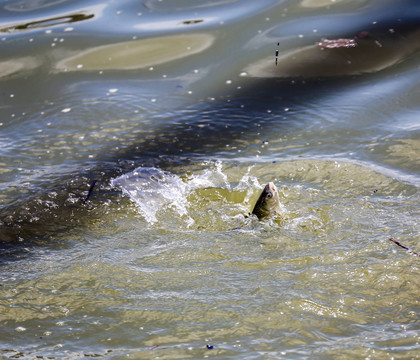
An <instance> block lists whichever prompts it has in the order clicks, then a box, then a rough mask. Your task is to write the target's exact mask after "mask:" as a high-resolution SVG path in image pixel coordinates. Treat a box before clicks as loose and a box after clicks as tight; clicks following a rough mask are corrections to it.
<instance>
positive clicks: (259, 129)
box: [0, 26, 389, 260]
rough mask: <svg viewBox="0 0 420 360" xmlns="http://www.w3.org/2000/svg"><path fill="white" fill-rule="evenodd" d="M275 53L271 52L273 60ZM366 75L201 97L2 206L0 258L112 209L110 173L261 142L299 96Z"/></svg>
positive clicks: (288, 117)
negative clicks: (175, 116) (147, 131)
mask: <svg viewBox="0 0 420 360" xmlns="http://www.w3.org/2000/svg"><path fill="white" fill-rule="evenodd" d="M384 32H389V27H388V26H384ZM274 47H275V44H274V45H273V48H274ZM274 60H275V58H274V52H273V66H275V62H274ZM370 77H371V75H365V76H357V77H341V78H330V79H306V80H305V79H303V78H299V79H295V81H292V79H283V80H281V79H273V78H262V79H260V80H259V81H258V82H256V83H255V84H254V85H253V86H252V88H248V89H244V90H241V92H234V93H231V94H227V95H226V96H224V97H221V98H219V99H218V100H216V101H213V102H210V101H209V102H204V103H203V104H202V106H200V107H199V108H197V104H195V105H194V108H193V109H192V111H186V112H182V113H180V114H179V117H180V122H179V123H178V124H174V123H173V121H170V122H168V124H167V125H163V126H161V127H159V128H157V129H156V130H155V132H154V133H153V134H152V135H150V136H149V137H148V138H146V139H139V141H138V143H137V144H136V145H135V146H132V147H130V148H125V149H123V150H121V151H119V152H116V153H113V154H110V155H107V156H106V157H104V158H103V159H102V160H103V162H102V163H100V164H98V163H97V164H96V165H94V166H93V167H92V168H91V169H88V170H84V169H81V171H80V173H78V174H71V175H68V176H63V177H62V178H60V179H57V181H56V182H55V183H53V184H46V186H45V189H44V191H43V192H42V193H40V194H38V195H36V196H34V197H32V198H31V199H29V200H27V201H25V202H18V203H14V204H13V205H11V206H9V207H8V208H6V209H3V210H1V212H0V226H1V235H0V236H1V239H0V251H1V253H2V255H3V256H2V258H3V260H13V259H19V258H21V256H22V254H24V253H25V252H24V251H22V249H26V248H28V247H33V246H38V245H42V246H44V245H47V246H57V242H56V241H57V240H56V239H57V238H62V239H65V238H66V234H68V233H69V232H71V231H72V230H74V229H80V228H84V227H86V228H88V227H89V222H91V221H95V220H100V219H101V217H102V216H103V215H104V213H105V211H108V212H109V211H112V205H111V206H110V205H109V203H110V202H111V203H112V202H118V201H121V197H120V196H119V192H117V191H115V190H113V189H110V188H109V186H108V183H109V180H110V179H111V178H112V177H116V176H118V175H120V174H122V173H124V172H128V171H131V170H133V169H134V168H135V167H138V166H154V167H160V168H163V169H170V168H176V167H177V166H182V165H185V164H188V163H190V162H191V160H197V159H200V160H203V159H206V158H207V159H208V160H212V155H214V154H215V153H218V154H220V153H223V151H224V150H225V148H226V145H227V144H229V145H230V146H238V147H240V144H241V142H242V141H243V140H244V139H245V140H246V141H247V142H249V141H252V140H255V141H262V140H263V137H261V136H263V135H258V133H261V134H262V133H263V132H264V131H265V132H269V131H270V128H272V127H276V131H278V130H279V128H280V129H281V128H282V127H283V128H285V129H286V128H290V127H291V126H293V123H292V119H293V121H296V116H292V115H293V111H298V110H299V108H300V107H302V108H304V107H305V101H311V102H312V103H314V102H315V100H316V99H319V98H320V97H322V96H326V95H328V94H331V93H336V92H340V90H341V89H344V88H345V87H347V86H352V85H354V84H357V83H360V82H365V81H369V78H370ZM290 104H293V106H292V111H290V112H288V113H287V114H286V113H285V114H284V116H283V115H282V116H275V115H273V116H268V115H267V109H269V108H271V109H273V113H275V112H278V111H277V110H278V109H284V108H286V107H290ZM299 104H301V105H299ZM241 105H244V107H243V108H242V107H241ZM185 110H188V109H185ZM93 181H97V184H96V186H95V188H94V189H93V190H92V191H91V196H90V199H89V201H87V202H86V203H84V202H83V200H84V199H85V198H86V196H87V195H88V192H89V188H90V187H91V185H92V182H93ZM122 201H124V200H122ZM104 208H106V210H104ZM60 234H62V236H60ZM52 239H53V240H54V241H52ZM64 241H65V240H64ZM58 246H60V245H58ZM29 253H30V252H29Z"/></svg>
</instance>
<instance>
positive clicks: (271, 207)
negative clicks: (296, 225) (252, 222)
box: [252, 182, 283, 220]
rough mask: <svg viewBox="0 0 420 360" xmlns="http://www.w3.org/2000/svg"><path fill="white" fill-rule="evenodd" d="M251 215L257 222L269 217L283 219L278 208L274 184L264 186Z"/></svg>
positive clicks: (278, 203) (277, 195) (277, 197)
mask: <svg viewBox="0 0 420 360" xmlns="http://www.w3.org/2000/svg"><path fill="white" fill-rule="evenodd" d="M252 214H253V215H256V216H257V217H258V220H261V219H264V218H266V217H269V216H274V217H279V218H282V217H283V212H282V210H281V207H280V200H279V193H278V191H277V188H276V186H275V185H274V183H272V182H269V183H268V184H267V185H265V187H264V189H263V191H262V192H261V194H260V197H259V198H258V200H257V202H256V203H255V206H254V209H253V210H252Z"/></svg>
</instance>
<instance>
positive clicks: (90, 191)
mask: <svg viewBox="0 0 420 360" xmlns="http://www.w3.org/2000/svg"><path fill="white" fill-rule="evenodd" d="M96 183H97V181H96V180H93V181H92V184H91V185H90V188H89V191H88V194H87V195H86V197H85V199H84V200H83V204H86V202H87V201H88V200H89V198H90V196H91V195H92V192H93V188H94V187H95V185H96Z"/></svg>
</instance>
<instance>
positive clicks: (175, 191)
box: [111, 162, 260, 227]
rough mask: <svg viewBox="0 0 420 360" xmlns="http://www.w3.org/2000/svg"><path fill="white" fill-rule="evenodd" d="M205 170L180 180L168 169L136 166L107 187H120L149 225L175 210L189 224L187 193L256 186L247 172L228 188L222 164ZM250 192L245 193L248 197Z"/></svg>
mask: <svg viewBox="0 0 420 360" xmlns="http://www.w3.org/2000/svg"><path fill="white" fill-rule="evenodd" d="M209 165H211V166H210V167H209V168H208V169H206V170H204V171H203V172H202V173H200V174H195V175H191V176H189V177H188V178H187V179H183V178H181V177H180V176H178V175H176V174H173V173H171V172H169V171H164V170H161V169H157V168H153V167H139V168H136V169H135V170H133V171H132V172H130V173H127V174H124V175H122V176H119V177H117V178H115V179H112V180H111V186H114V187H117V188H120V189H121V190H122V192H123V194H124V195H127V196H128V197H129V198H130V199H131V200H133V201H134V203H135V204H136V206H137V208H138V210H139V212H140V214H141V215H142V216H143V217H144V218H145V219H146V221H147V222H148V223H150V224H154V223H156V222H158V217H159V213H160V212H162V211H163V212H164V211H166V210H175V212H176V214H178V215H179V216H181V217H182V218H183V219H184V220H186V222H187V226H188V227H190V226H192V225H193V224H194V223H195V220H194V219H193V218H192V217H191V215H190V213H189V207H190V206H192V204H190V203H189V201H188V195H189V194H190V193H191V192H193V191H195V190H199V189H210V188H217V189H224V190H227V191H229V192H230V191H244V190H246V189H249V188H256V187H257V188H258V187H260V186H259V184H258V180H257V178H255V177H253V176H250V174H249V171H250V169H251V167H250V168H249V169H248V172H247V173H246V174H245V175H244V176H243V177H242V179H240V181H239V183H238V184H237V185H236V186H234V187H232V185H231V184H230V182H229V180H228V177H227V175H226V174H225V173H224V172H223V169H222V163H221V162H216V163H209ZM249 196H250V194H248V192H247V195H246V199H247V200H249Z"/></svg>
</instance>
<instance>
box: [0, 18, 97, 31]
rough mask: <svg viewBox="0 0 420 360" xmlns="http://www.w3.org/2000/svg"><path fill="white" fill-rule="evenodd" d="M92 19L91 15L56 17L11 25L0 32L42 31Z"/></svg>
mask: <svg viewBox="0 0 420 360" xmlns="http://www.w3.org/2000/svg"><path fill="white" fill-rule="evenodd" d="M93 17H94V15H93V14H89V15H85V14H74V15H64V16H58V17H54V18H50V19H45V20H38V21H32V22H28V23H26V24H20V25H12V26H8V27H6V28H0V31H1V32H6V33H14V32H19V31H25V30H33V29H42V28H46V27H51V26H56V25H63V24H71V23H75V22H78V21H84V20H89V19H92V18H93Z"/></svg>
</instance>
